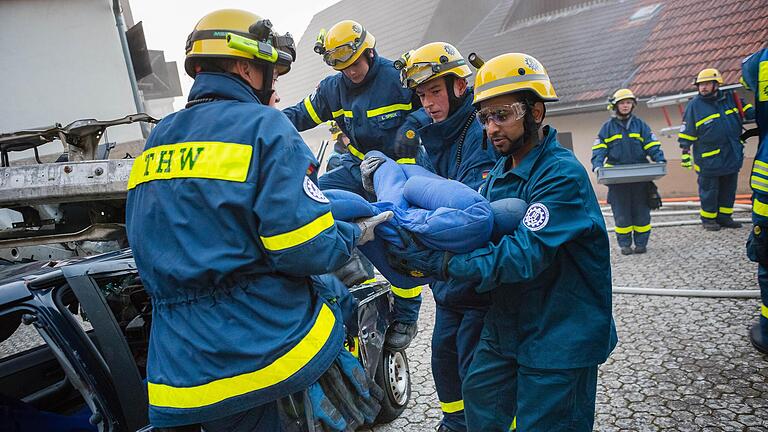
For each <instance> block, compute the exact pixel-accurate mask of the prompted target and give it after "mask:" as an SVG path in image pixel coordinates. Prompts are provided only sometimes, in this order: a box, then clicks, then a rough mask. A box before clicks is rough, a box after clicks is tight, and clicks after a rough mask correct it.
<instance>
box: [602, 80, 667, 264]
mask: <svg viewBox="0 0 768 432" xmlns="http://www.w3.org/2000/svg"><path fill="white" fill-rule="evenodd" d="M635 106H637V98H636V97H635V95H634V93H632V91H631V90H629V89H619V90H617V91H616V92H615V93H614V94H613V96H612V97H611V99H610V100H609V106H608V107H609V109H611V110H614V116H613V117H612V118H611V119H610V120H608V121H607V122H605V123H604V124H603V127H602V128H600V132H599V133H598V134H597V140H595V143H594V144H593V145H592V171H597V170H598V169H600V168H602V167H604V166H615V165H627V164H639V163H648V158H649V157H650V158H651V160H653V161H654V162H660V163H663V162H666V159H664V152H663V151H662V150H661V143H660V142H659V140H658V138H656V134H654V133H653V132H652V131H651V128H650V126H648V124H647V123H645V122H644V121H643V120H642V119H641V118H640V117H637V116H636V115H634V114H633V111H634V109H635ZM651 186H652V185H651V183H649V182H642V183H621V184H615V185H609V186H608V203H609V204H610V205H611V211H612V212H613V219H614V221H615V225H616V240H617V241H618V243H619V247H620V248H621V253H622V254H623V255H631V254H632V253H633V252H634V253H638V254H642V253H645V252H646V247H647V245H648V237H650V235H651V208H650V206H649V205H648V195H649V192H650V191H649V187H651ZM633 240H634V243H635V249H634V251H633V250H632V242H633Z"/></svg>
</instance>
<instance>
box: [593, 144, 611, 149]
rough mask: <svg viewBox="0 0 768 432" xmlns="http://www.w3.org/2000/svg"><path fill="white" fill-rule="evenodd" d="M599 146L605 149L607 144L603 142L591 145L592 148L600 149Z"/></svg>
mask: <svg viewBox="0 0 768 432" xmlns="http://www.w3.org/2000/svg"><path fill="white" fill-rule="evenodd" d="M601 148H606V149H607V148H608V146H607V145H605V144H596V145H593V146H592V150H597V149H601Z"/></svg>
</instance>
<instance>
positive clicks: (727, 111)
mask: <svg viewBox="0 0 768 432" xmlns="http://www.w3.org/2000/svg"><path fill="white" fill-rule="evenodd" d="M742 107H743V111H744V115H745V116H746V118H747V119H752V118H754V109H753V107H752V105H751V104H744V103H743V102H742ZM742 123H743V121H742V118H741V115H740V113H739V109H738V107H737V106H736V101H734V99H733V92H731V91H722V90H720V91H718V93H717V94H716V95H714V96H712V97H702V96H701V95H696V96H695V97H694V98H693V99H692V100H691V101H690V102H688V105H687V106H686V107H685V114H683V125H682V127H681V128H680V133H679V134H678V137H677V141H678V142H679V143H680V148H682V149H684V150H689V149H690V148H691V146H693V163H694V166H693V167H694V169H695V170H696V172H698V173H700V174H701V175H707V176H722V175H728V174H734V173H737V172H739V170H740V169H741V165H742V163H743V162H744V144H743V143H742V142H741V140H740V139H739V135H741V125H742Z"/></svg>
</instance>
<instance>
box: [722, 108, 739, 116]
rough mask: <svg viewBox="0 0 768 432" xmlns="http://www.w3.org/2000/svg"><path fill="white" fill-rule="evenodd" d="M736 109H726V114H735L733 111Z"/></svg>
mask: <svg viewBox="0 0 768 432" xmlns="http://www.w3.org/2000/svg"><path fill="white" fill-rule="evenodd" d="M736 111H737V110H736V108H734V109H729V110H725V115H728V114H733V113H735V112H736Z"/></svg>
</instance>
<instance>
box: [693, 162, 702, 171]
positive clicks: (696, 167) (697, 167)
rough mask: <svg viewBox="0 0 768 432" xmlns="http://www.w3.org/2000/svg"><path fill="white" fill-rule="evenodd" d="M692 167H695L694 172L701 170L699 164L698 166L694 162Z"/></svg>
mask: <svg viewBox="0 0 768 432" xmlns="http://www.w3.org/2000/svg"><path fill="white" fill-rule="evenodd" d="M693 169H695V170H696V172H699V171H701V167H700V166H698V165H696V164H693Z"/></svg>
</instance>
